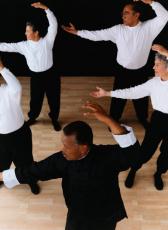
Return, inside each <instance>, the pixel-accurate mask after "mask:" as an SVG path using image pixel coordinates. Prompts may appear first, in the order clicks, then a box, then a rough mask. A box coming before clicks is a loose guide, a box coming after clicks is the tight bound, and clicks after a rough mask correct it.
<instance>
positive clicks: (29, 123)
mask: <svg viewBox="0 0 168 230" xmlns="http://www.w3.org/2000/svg"><path fill="white" fill-rule="evenodd" d="M36 122H37V120H36V119H33V118H29V120H27V121H26V124H27V125H28V126H31V125H34V124H35V123H36Z"/></svg>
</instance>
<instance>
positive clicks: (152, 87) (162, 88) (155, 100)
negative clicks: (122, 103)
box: [111, 77, 168, 114]
mask: <svg viewBox="0 0 168 230" xmlns="http://www.w3.org/2000/svg"><path fill="white" fill-rule="evenodd" d="M111 96H112V97H116V98H122V99H139V98H143V97H146V96H150V98H151V103H152V107H153V109H154V110H158V111H160V112H162V113H167V114H168V80H167V81H163V80H161V79H160V77H154V78H152V79H150V80H149V81H147V82H145V83H143V84H141V85H138V86H135V87H131V88H129V89H121V90H120V89H119V90H114V91H111Z"/></svg>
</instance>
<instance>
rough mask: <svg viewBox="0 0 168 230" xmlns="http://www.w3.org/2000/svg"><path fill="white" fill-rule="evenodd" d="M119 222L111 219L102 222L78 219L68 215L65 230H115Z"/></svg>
mask: <svg viewBox="0 0 168 230" xmlns="http://www.w3.org/2000/svg"><path fill="white" fill-rule="evenodd" d="M116 225H117V222H116V221H114V220H113V219H112V218H111V217H110V218H106V219H101V220H90V219H89V220H88V219H87V218H77V217H74V216H73V215H72V214H70V213H68V215H67V221H66V227H65V230H115V229H116Z"/></svg>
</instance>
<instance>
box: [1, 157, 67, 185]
mask: <svg viewBox="0 0 168 230" xmlns="http://www.w3.org/2000/svg"><path fill="white" fill-rule="evenodd" d="M64 167H66V160H65V159H64V158H63V156H62V154H61V153H55V154H53V155H51V156H49V157H48V158H46V159H44V160H42V161H40V162H34V163H32V165H29V166H25V167H20V168H15V169H9V170H5V171H3V172H2V173H0V179H1V180H2V181H4V184H5V186H6V187H8V188H13V187H15V186H16V185H19V184H31V183H34V182H37V181H38V180H42V181H46V180H50V179H56V178H61V177H62V173H63V170H64Z"/></svg>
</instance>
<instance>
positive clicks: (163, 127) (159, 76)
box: [91, 47, 168, 190]
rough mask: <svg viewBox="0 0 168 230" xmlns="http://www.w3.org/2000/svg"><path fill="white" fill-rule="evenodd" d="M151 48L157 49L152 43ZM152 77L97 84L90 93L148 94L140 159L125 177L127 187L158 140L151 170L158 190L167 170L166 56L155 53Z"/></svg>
mask: <svg viewBox="0 0 168 230" xmlns="http://www.w3.org/2000/svg"><path fill="white" fill-rule="evenodd" d="M153 49H156V47H154V48H153ZM153 69H154V71H155V77H154V78H152V79H150V80H148V81H147V82H145V83H143V84H141V85H138V86H135V87H132V88H128V89H121V90H120V89H119V90H114V91H106V90H104V89H102V88H100V87H97V91H94V92H92V93H91V95H92V96H93V97H96V98H100V97H104V96H111V97H116V98H124V99H135V100H137V99H139V98H143V97H146V96H150V98H151V103H152V107H153V109H154V112H153V113H152V116H151V120H150V123H149V127H148V129H147V130H146V133H145V137H144V140H143V142H142V144H141V153H142V156H141V160H140V162H139V164H137V165H134V166H133V167H132V168H131V170H130V172H129V174H128V177H127V179H126V181H125V185H126V186H127V187H129V188H130V187H132V186H133V183H134V178H135V175H136V171H137V170H138V169H139V168H140V167H141V166H142V164H144V163H146V162H147V161H148V160H150V159H151V157H152V156H153V154H154V153H155V151H156V149H157V147H158V145H159V143H160V142H162V143H161V146H160V151H161V153H160V155H159V157H158V160H157V170H156V173H155V174H154V184H155V187H156V188H157V189H158V190H162V189H163V186H164V185H163V181H162V178H161V175H162V173H165V172H166V171H167V170H168V100H167V98H168V59H167V57H166V56H164V55H162V54H159V53H157V54H156V57H155V65H154V67H153Z"/></svg>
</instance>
